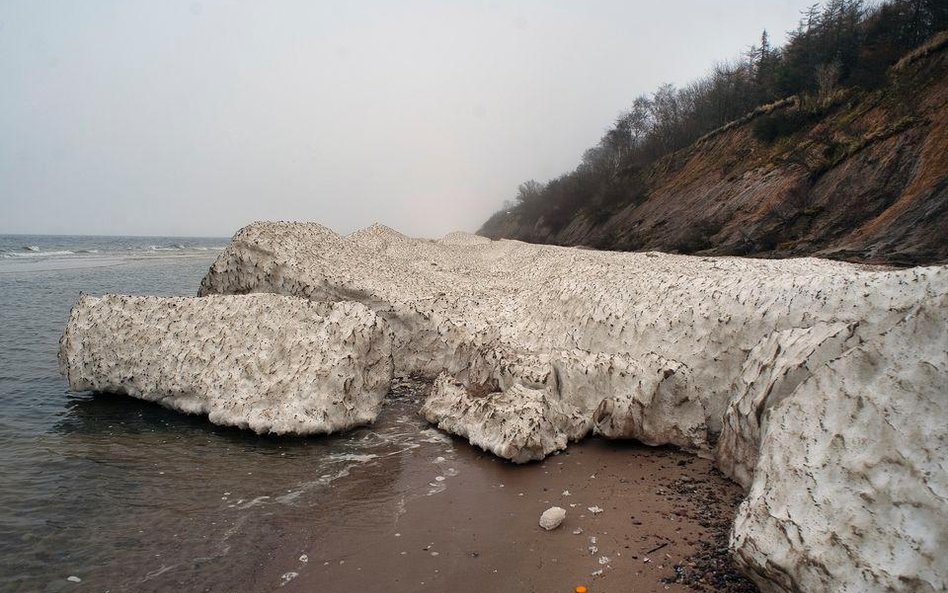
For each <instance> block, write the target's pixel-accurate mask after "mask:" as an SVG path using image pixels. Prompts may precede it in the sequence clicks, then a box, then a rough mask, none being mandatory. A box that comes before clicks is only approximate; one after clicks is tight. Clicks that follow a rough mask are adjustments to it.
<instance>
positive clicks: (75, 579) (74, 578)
mask: <svg viewBox="0 0 948 593" xmlns="http://www.w3.org/2000/svg"><path fill="white" fill-rule="evenodd" d="M66 580H67V581H69V582H70V583H81V582H82V579H80V578H79V577H77V576H76V575H70V576H68V577H66Z"/></svg>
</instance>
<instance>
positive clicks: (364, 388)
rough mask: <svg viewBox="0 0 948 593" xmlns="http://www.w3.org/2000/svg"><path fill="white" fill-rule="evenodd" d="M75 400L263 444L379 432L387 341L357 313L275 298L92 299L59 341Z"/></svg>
mask: <svg viewBox="0 0 948 593" xmlns="http://www.w3.org/2000/svg"><path fill="white" fill-rule="evenodd" d="M59 360H60V368H61V369H62V372H63V374H65V375H66V377H67V379H68V381H69V386H70V387H71V388H72V389H74V390H95V391H103V392H114V393H122V394H126V395H130V396H133V397H137V398H140V399H145V400H150V401H155V402H158V403H160V404H162V405H164V406H167V407H169V408H172V409H175V410H179V411H181V412H187V413H193V414H207V416H208V418H209V419H210V421H211V422H213V423H215V424H223V425H229V426H237V427H241V428H249V429H251V430H253V431H256V432H258V433H264V432H269V433H276V434H285V433H293V434H310V433H329V432H335V431H339V430H344V429H347V428H351V427H354V426H358V425H361V424H367V423H370V422H372V421H374V420H375V418H376V416H377V415H378V412H379V410H380V408H381V403H382V398H383V397H384V396H385V394H386V393H387V392H388V388H389V383H390V382H391V379H392V356H391V336H390V334H389V331H388V329H387V328H386V326H385V324H384V323H383V322H382V321H381V320H380V319H379V318H378V317H377V316H376V315H375V313H373V312H372V311H371V310H370V309H368V308H367V307H365V306H364V305H361V304H359V303H353V302H337V303H315V302H310V301H307V300H304V299H299V298H292V297H286V296H279V295H265V294H260V295H246V296H212V297H207V298H196V297H190V298H187V297H177V298H159V297H136V296H121V295H106V296H103V297H101V298H96V297H91V296H88V295H84V296H82V297H80V299H79V302H78V303H77V304H76V305H75V307H73V310H72V313H71V315H70V318H69V322H68V324H67V325H66V330H65V333H64V334H63V337H62V339H61V341H60V352H59Z"/></svg>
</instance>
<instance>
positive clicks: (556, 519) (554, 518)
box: [540, 507, 566, 531]
mask: <svg viewBox="0 0 948 593" xmlns="http://www.w3.org/2000/svg"><path fill="white" fill-rule="evenodd" d="M565 518H566V509H562V508H560V507H550V508H548V509H547V510H545V511H543V514H542V515H540V527H542V528H543V529H546V530H547V531H549V530H551V529H556V528H557V527H559V526H560V524H561V523H563V519H565Z"/></svg>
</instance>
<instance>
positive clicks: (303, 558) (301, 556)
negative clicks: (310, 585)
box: [300, 554, 309, 564]
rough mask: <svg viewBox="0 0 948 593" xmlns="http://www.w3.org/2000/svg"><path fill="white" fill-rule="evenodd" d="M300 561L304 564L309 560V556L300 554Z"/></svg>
mask: <svg viewBox="0 0 948 593" xmlns="http://www.w3.org/2000/svg"><path fill="white" fill-rule="evenodd" d="M300 562H302V563H303V564H306V563H307V562H309V556H307V555H306V554H302V555H300Z"/></svg>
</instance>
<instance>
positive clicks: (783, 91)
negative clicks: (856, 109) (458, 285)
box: [495, 0, 948, 232]
mask: <svg viewBox="0 0 948 593" xmlns="http://www.w3.org/2000/svg"><path fill="white" fill-rule="evenodd" d="M945 28H948V2H945V0H889V1H888V2H883V3H881V4H879V5H871V6H867V4H866V2H864V0H829V1H828V2H827V3H826V4H825V5H822V6H821V5H820V4H814V5H812V6H810V7H809V8H808V9H807V10H805V11H804V12H803V14H802V16H801V19H800V22H799V25H798V27H797V28H796V29H795V30H794V31H792V32H791V33H790V34H789V40H788V42H787V44H786V45H785V46H784V47H782V48H779V47H773V46H772V45H771V42H770V36H769V35H768V33H767V32H766V31H764V32H763V33H762V35H761V38H760V40H759V44H760V45H759V46H756V45H755V46H752V48H751V51H748V52H746V53H745V54H744V55H743V56H742V57H741V58H740V59H738V60H736V61H731V62H722V63H719V64H717V65H715V66H714V68H713V69H712V70H711V72H710V73H709V74H707V75H706V76H705V77H703V78H701V79H699V80H696V81H694V82H692V83H690V84H688V85H686V86H684V87H681V88H676V87H675V86H673V85H671V84H665V85H662V86H660V87H659V88H658V89H657V90H656V91H655V92H654V93H651V94H650V95H641V96H639V97H637V98H636V99H635V100H634V101H633V102H632V105H631V107H630V108H629V109H628V110H626V111H624V112H622V113H621V114H620V115H619V117H618V118H616V121H615V123H614V125H613V126H612V127H611V128H610V129H609V130H607V131H606V133H605V134H604V135H603V136H602V139H601V140H600V142H599V143H598V144H597V145H596V146H594V147H592V148H590V149H589V150H587V151H586V152H585V153H584V154H583V156H582V160H581V162H580V164H579V165H578V166H577V167H576V169H574V170H573V171H571V172H569V173H565V174H563V175H561V176H559V177H557V178H555V179H552V180H550V181H549V182H548V183H546V184H542V183H538V182H536V181H529V182H527V183H525V184H522V185H521V186H520V188H519V191H518V195H517V203H516V204H515V205H514V207H513V209H512V210H511V211H510V212H509V214H508V213H507V212H506V210H505V211H504V212H499V213H497V214H496V215H495V217H497V216H507V215H513V216H519V217H521V220H536V219H538V218H540V217H543V220H544V222H545V224H547V225H549V226H550V227H551V229H552V230H553V231H554V232H556V231H558V230H560V229H561V228H563V227H564V226H566V225H568V224H569V223H570V222H571V221H572V220H573V219H574V218H575V217H576V214H577V213H578V212H579V211H580V210H583V211H585V212H586V213H587V214H589V215H591V216H592V217H593V218H601V217H605V216H608V215H609V214H610V213H611V212H612V211H613V210H615V209H616V208H619V207H622V206H623V205H625V204H629V203H633V202H635V201H636V200H641V199H643V198H644V196H643V195H642V192H643V191H644V190H643V189H642V187H643V184H642V179H641V177H640V173H641V172H642V171H643V170H644V169H645V168H646V167H648V166H649V165H650V164H652V163H655V162H656V161H658V160H659V159H661V158H662V157H664V156H666V155H669V154H671V153H673V152H675V151H677V150H679V149H681V148H684V147H686V146H688V145H690V144H691V143H693V142H694V141H695V140H697V139H698V138H700V137H701V136H703V135H705V134H707V133H709V132H711V131H712V130H715V129H716V128H719V127H721V126H724V125H725V124H727V123H728V122H731V121H734V120H736V119H738V118H740V117H742V116H744V115H745V114H747V113H749V112H750V111H752V110H753V109H754V108H756V107H758V106H762V105H766V104H769V103H772V102H774V101H778V100H781V99H784V98H786V97H790V96H794V95H795V96H803V97H812V99H813V100H812V101H810V103H812V104H814V105H817V106H826V105H827V104H828V103H829V102H831V101H832V100H833V97H834V96H835V94H836V92H837V90H838V89H840V88H843V87H846V88H851V89H854V90H855V89H862V90H872V89H874V88H877V87H878V86H880V85H881V84H883V83H884V82H885V77H886V71H887V70H888V68H889V67H890V66H891V65H892V64H894V63H895V62H896V61H897V60H898V59H899V57H900V56H901V55H903V54H904V53H905V52H907V51H908V50H911V49H912V48H914V47H916V46H918V45H919V44H920V43H922V42H923V41H924V40H926V39H927V38H929V37H930V36H931V35H933V34H934V33H936V32H938V31H941V30H944V29H945ZM807 121H808V120H807V117H806V116H805V114H804V115H803V116H800V117H797V118H796V120H794V121H792V122H787V123H788V125H780V126H777V127H775V128H774V129H773V130H772V131H771V132H772V133H776V134H782V133H786V132H788V131H793V130H795V129H797V128H798V127H799V126H800V125H804V124H806V122H807ZM778 123H779V122H778Z"/></svg>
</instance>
